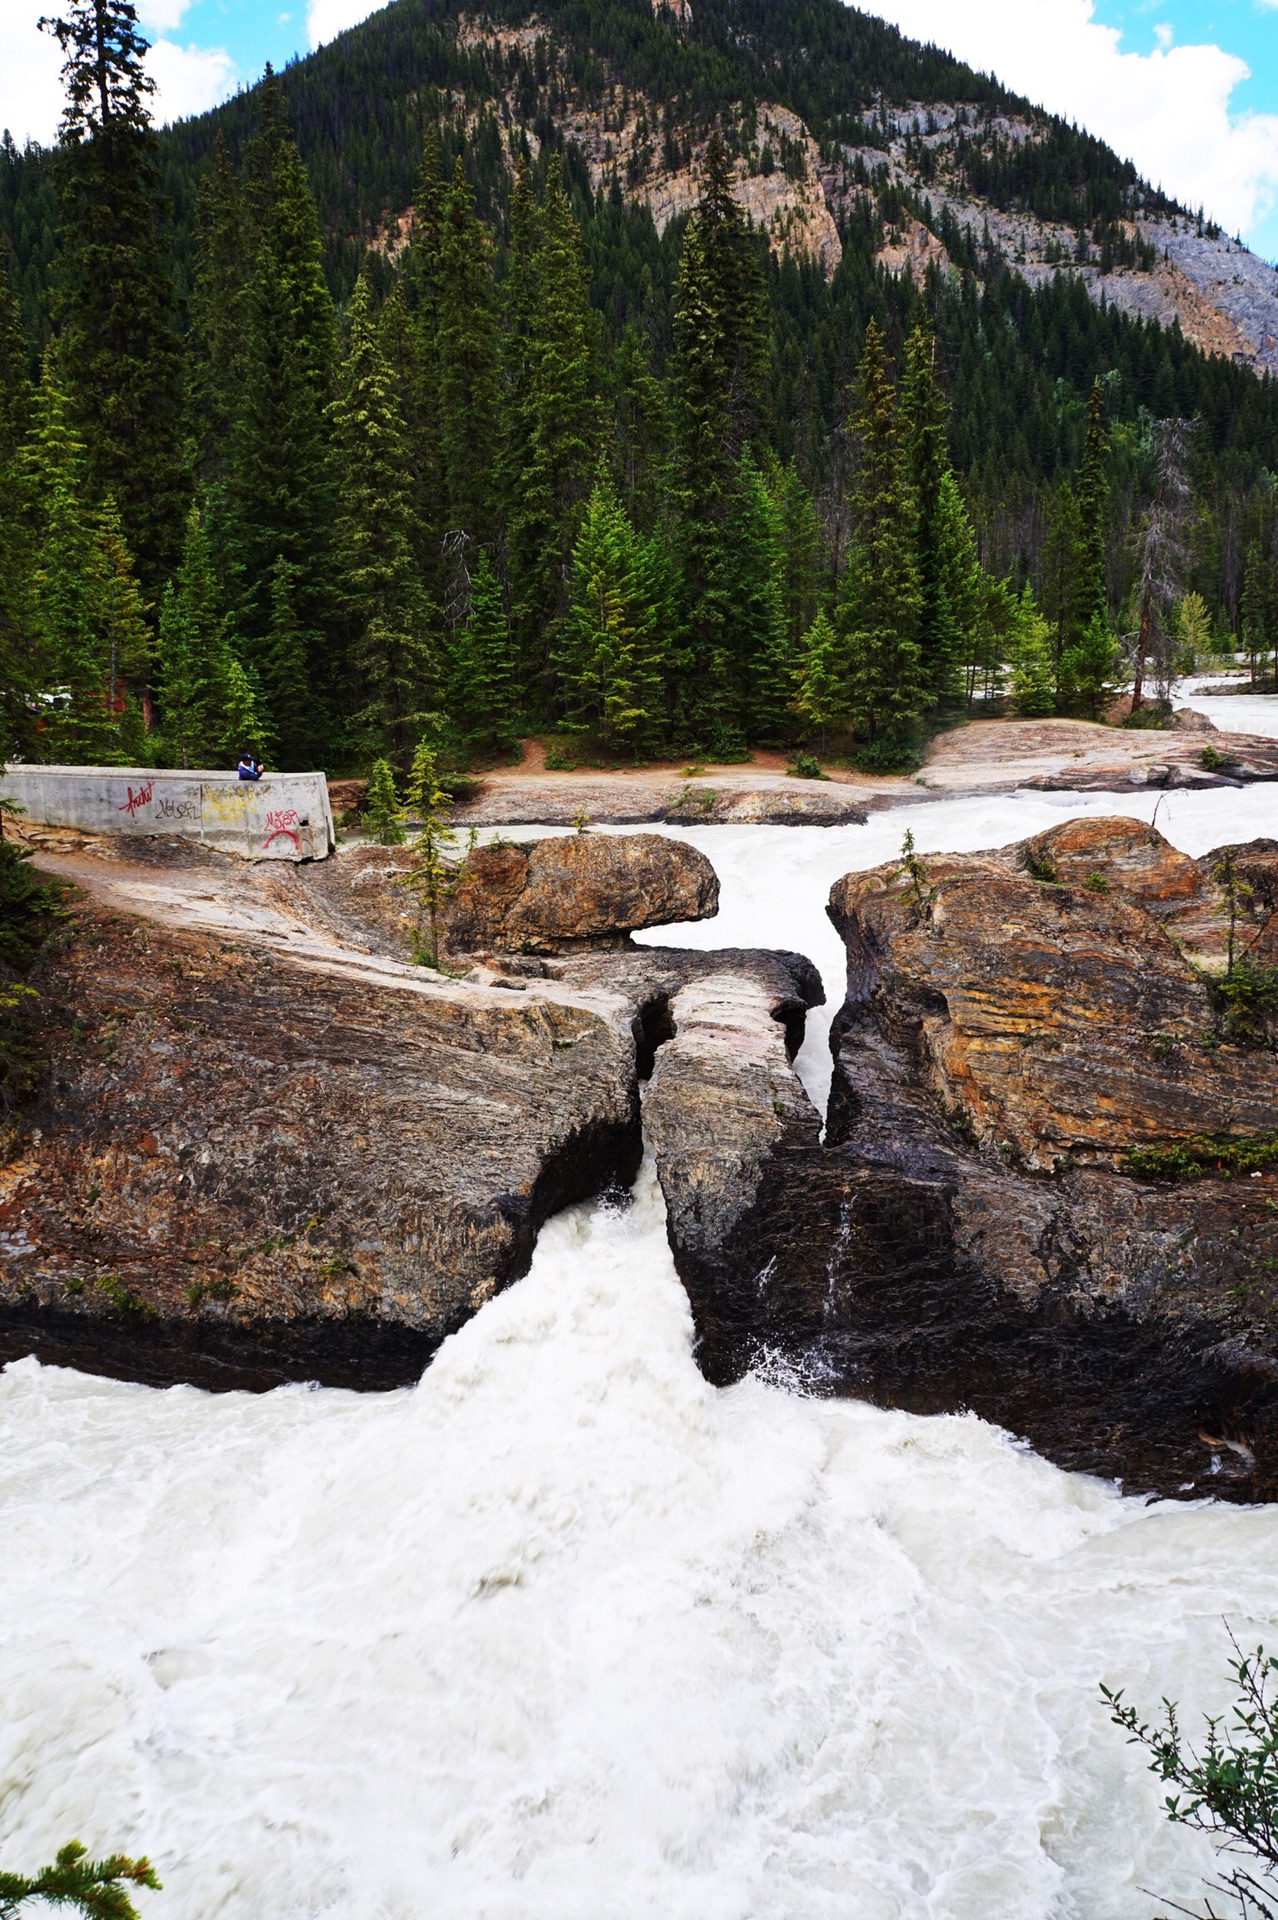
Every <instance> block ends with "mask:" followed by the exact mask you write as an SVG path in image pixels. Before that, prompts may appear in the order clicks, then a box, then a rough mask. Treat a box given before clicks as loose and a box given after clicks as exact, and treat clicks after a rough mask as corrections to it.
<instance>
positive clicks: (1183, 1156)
mask: <svg viewBox="0 0 1278 1920" xmlns="http://www.w3.org/2000/svg"><path fill="white" fill-rule="evenodd" d="M1123 1166H1124V1168H1125V1170H1126V1171H1127V1172H1128V1173H1134V1174H1136V1175H1137V1176H1138V1177H1139V1178H1140V1179H1142V1180H1204V1179H1207V1178H1208V1177H1209V1176H1213V1175H1214V1176H1215V1177H1216V1178H1217V1179H1225V1180H1232V1179H1233V1178H1234V1176H1235V1175H1236V1174H1240V1173H1264V1172H1266V1171H1267V1169H1268V1168H1270V1167H1278V1133H1261V1134H1253V1135H1252V1136H1251V1137H1250V1138H1249V1139H1241V1138H1237V1137H1235V1136H1234V1135H1232V1134H1205V1133H1203V1134H1195V1135H1193V1136H1192V1137H1191V1138H1190V1139H1187V1140H1169V1141H1167V1142H1166V1143H1165V1144H1164V1145H1163V1146H1157V1147H1129V1148H1128V1150H1127V1152H1126V1153H1125V1154H1124V1155H1123Z"/></svg>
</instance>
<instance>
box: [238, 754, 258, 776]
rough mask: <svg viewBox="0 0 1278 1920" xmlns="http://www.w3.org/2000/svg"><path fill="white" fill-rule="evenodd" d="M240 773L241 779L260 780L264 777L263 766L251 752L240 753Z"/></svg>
mask: <svg viewBox="0 0 1278 1920" xmlns="http://www.w3.org/2000/svg"><path fill="white" fill-rule="evenodd" d="M238 773H239V777H240V779H241V780H260V779H261V777H262V768H261V767H260V766H259V765H258V763H257V761H256V760H255V759H254V758H253V756H252V754H251V753H242V754H241V755H240V764H239V768H238Z"/></svg>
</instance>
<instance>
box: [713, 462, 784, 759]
mask: <svg viewBox="0 0 1278 1920" xmlns="http://www.w3.org/2000/svg"><path fill="white" fill-rule="evenodd" d="M725 532H726V550H727V556H728V578H729V613H728V618H729V620H730V622H731V626H732V630H733V632H734V633H735V634H736V636H737V651H738V654H739V656H740V660H741V668H742V677H743V684H742V699H741V709H740V710H741V721H742V729H743V734H744V737H745V738H746V739H748V740H759V741H763V742H765V743H766V744H768V745H771V746H777V745H782V744H784V743H785V742H786V741H787V740H788V739H789V738H790V737H791V735H792V734H793V731H794V727H793V720H792V716H791V709H790V694H791V690H792V684H793V677H794V661H795V649H794V648H793V647H792V645H791V642H790V629H789V622H788V621H787V619H786V592H785V572H786V557H785V549H784V546H783V544H782V525H781V515H780V511H779V507H778V502H777V499H776V497H775V496H774V494H773V492H772V491H771V489H770V488H769V487H768V484H767V482H766V481H765V479H764V477H763V474H762V473H761V472H760V470H759V468H758V467H757V466H756V465H755V462H754V460H753V458H752V456H751V455H750V454H749V453H748V452H747V453H743V454H742V456H741V459H740V461H739V462H738V466H737V474H736V484H735V487H734V490H733V500H732V507H731V511H730V513H729V517H728V522H727V526H726V529H725Z"/></svg>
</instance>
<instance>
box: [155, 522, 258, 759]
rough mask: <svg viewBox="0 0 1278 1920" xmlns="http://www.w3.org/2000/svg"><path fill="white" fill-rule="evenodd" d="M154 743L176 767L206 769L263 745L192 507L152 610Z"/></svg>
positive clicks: (200, 524)
mask: <svg viewBox="0 0 1278 1920" xmlns="http://www.w3.org/2000/svg"><path fill="white" fill-rule="evenodd" d="M157 651H158V663H157V664H158V674H157V678H158V683H159V684H158V691H159V696H160V737H161V741H162V744H163V748H164V751H165V753H166V754H167V756H168V757H169V758H170V760H172V761H173V762H174V763H175V764H177V765H180V766H183V767H209V766H213V765H215V764H217V763H218V762H219V761H226V760H230V759H231V758H232V757H233V756H237V755H239V754H240V753H243V752H244V751H246V750H248V749H251V750H253V751H255V752H260V751H261V750H262V748H263V746H264V744H265V737H264V727H263V724H262V720H261V717H260V715H259V712H258V708H257V702H256V699H255V698H254V694H253V689H252V687H251V685H250V682H249V679H248V676H247V674H246V672H245V669H244V666H243V663H242V662H241V660H240V659H239V657H238V654H237V650H236V641H235V636H234V634H233V632H232V628H231V622H230V619H229V616H228V615H227V613H226V611H225V610H224V608H223V607H222V605H221V597H220V594H219V591H218V586H217V581H216V579H215V577H214V572H213V565H212V560H211V556H210V553H209V546H208V540H207V536H206V534H205V530H204V526H203V522H202V520H201V516H200V512H199V509H198V508H197V507H194V506H193V507H192V508H191V510H190V513H189V514H188V515H187V523H186V533H185V538H184V540H183V544H182V563H181V565H180V567H179V568H178V571H177V574H176V575H175V577H174V579H173V580H172V581H170V582H169V584H168V586H167V587H166V588H165V590H164V597H163V599H162V600H161V602H160V621H159V645H158V649H157Z"/></svg>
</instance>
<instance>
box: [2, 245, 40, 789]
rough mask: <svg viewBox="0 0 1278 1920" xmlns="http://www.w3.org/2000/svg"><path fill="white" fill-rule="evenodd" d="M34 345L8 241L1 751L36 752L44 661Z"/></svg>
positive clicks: (4, 323) (4, 345)
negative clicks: (28, 478)
mask: <svg viewBox="0 0 1278 1920" xmlns="http://www.w3.org/2000/svg"><path fill="white" fill-rule="evenodd" d="M31 403H32V396H31V382H30V379H29V377H28V374H27V343H26V341H25V339H24V338H23V334H22V326H21V321H20V319H19V315H18V303H17V300H16V298H15V297H14V293H13V287H12V282H11V279H10V275H9V271H8V261H7V247H6V246H5V245H4V243H2V242H0V729H2V731H3V738H0V754H2V755H3V756H4V758H5V759H9V758H11V757H13V756H15V755H17V754H20V753H26V752H29V751H30V748H31V742H32V728H33V709H32V695H33V694H34V693H35V691H36V690H37V687H38V686H39V679H40V663H39V661H38V660H37V659H36V658H34V657H33V648H32V635H33V634H34V632H35V630H36V627H37V625H38V613H37V607H36V601H35V569H36V542H35V537H34V532H33V529H32V526H31V524H30V516H29V514H28V512H27V505H28V501H27V494H26V489H25V488H24V486H23V481H22V475H21V472H20V465H19V462H20V454H21V449H22V447H23V444H24V442H25V440H26V437H27V434H28V432H29V430H30V425H31Z"/></svg>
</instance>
